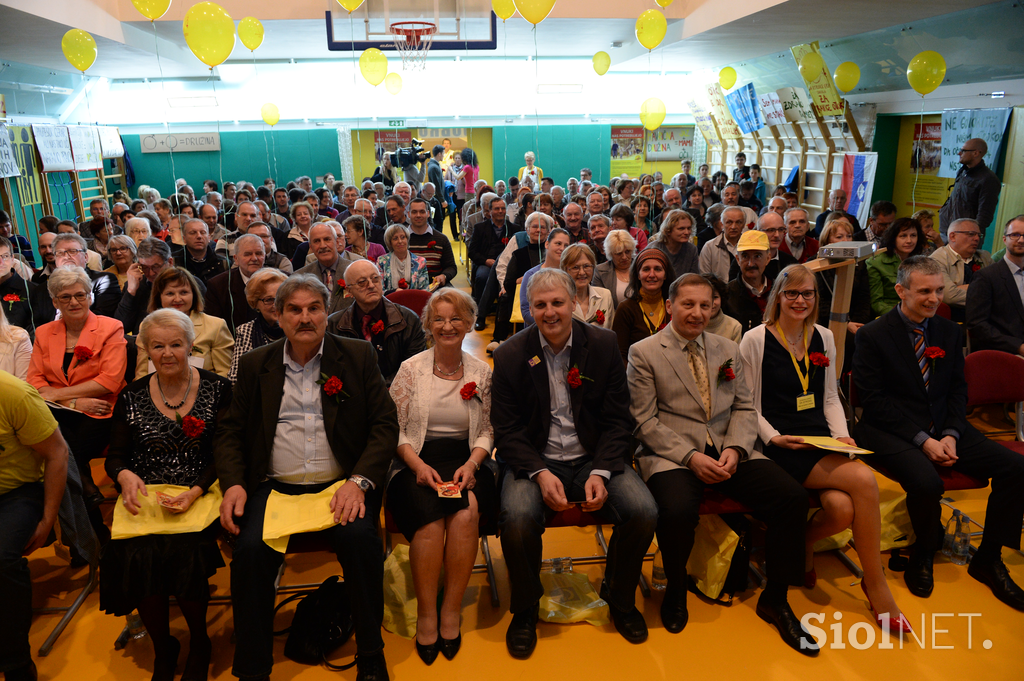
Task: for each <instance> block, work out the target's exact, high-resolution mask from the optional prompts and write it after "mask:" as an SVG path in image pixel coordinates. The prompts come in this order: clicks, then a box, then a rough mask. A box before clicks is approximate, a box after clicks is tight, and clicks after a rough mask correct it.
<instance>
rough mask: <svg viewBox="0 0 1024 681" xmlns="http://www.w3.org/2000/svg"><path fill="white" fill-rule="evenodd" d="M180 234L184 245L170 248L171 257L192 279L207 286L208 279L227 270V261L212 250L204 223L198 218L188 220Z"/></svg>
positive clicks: (207, 226) (208, 232) (207, 228)
mask: <svg viewBox="0 0 1024 681" xmlns="http://www.w3.org/2000/svg"><path fill="white" fill-rule="evenodd" d="M182 232H183V234H182V237H183V238H184V240H185V245H184V246H178V245H174V246H171V256H172V257H173V258H174V261H175V262H177V263H179V264H180V266H181V267H184V268H185V269H186V270H188V271H189V273H191V274H192V276H193V277H195V278H196V279H197V280H198V281H201V282H203V283H204V284H209V282H210V279H212V278H213V277H215V276H217V275H218V274H220V273H222V272H224V271H226V270H227V269H228V259H227V258H225V257H224V256H222V255H220V254H218V253H217V252H216V250H214V246H213V243H212V242H211V240H210V228H209V225H207V224H206V222H204V221H203V220H200V219H198V218H194V219H192V220H189V221H188V222H186V223H185V226H184V228H183V229H182Z"/></svg>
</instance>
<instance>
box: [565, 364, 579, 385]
mask: <svg viewBox="0 0 1024 681" xmlns="http://www.w3.org/2000/svg"><path fill="white" fill-rule="evenodd" d="M565 381H566V383H568V384H569V387H570V388H578V387H580V386H581V385H583V381H582V380H580V370H579V369H577V368H576V367H573V368H572V369H569V374H568V375H567V376H566V377H565Z"/></svg>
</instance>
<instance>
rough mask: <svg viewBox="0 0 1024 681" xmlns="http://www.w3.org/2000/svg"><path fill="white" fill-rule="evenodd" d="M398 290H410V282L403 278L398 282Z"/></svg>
mask: <svg viewBox="0 0 1024 681" xmlns="http://www.w3.org/2000/svg"><path fill="white" fill-rule="evenodd" d="M398 288H400V289H407V288H409V282H407V281H406V280H405V277H402V278H401V279H399V280H398Z"/></svg>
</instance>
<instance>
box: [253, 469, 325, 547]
mask: <svg viewBox="0 0 1024 681" xmlns="http://www.w3.org/2000/svg"><path fill="white" fill-rule="evenodd" d="M344 484H345V481H344V480H339V481H338V482H336V483H334V484H333V485H331V486H330V487H328V488H327V489H325V490H323V491H321V492H317V493H316V494H281V493H280V492H278V491H277V490H274V491H273V492H271V493H270V498H268V499H267V511H266V513H265V514H264V515H263V541H264V542H266V544H267V546H269V547H270V548H272V549H274V550H275V551H277V552H278V553H284V552H285V551H287V550H288V539H289V537H291V536H292V535H293V534H302V533H303V532H318V531H320V530H326V529H327V528H328V527H331V526H332V525H334V514H333V513H332V512H331V497H333V496H334V493H335V492H337V491H338V488H339V487H341V486H342V485H344Z"/></svg>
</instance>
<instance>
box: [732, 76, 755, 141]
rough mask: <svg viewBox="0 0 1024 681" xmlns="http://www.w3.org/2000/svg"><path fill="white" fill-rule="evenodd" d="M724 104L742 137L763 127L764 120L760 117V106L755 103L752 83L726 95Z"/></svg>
mask: <svg viewBox="0 0 1024 681" xmlns="http://www.w3.org/2000/svg"><path fill="white" fill-rule="evenodd" d="M725 104H726V106H728V107H729V112H730V113H731V114H732V117H733V118H735V119H736V125H738V126H739V128H740V131H741V132H742V133H743V134H744V135H748V134H750V133H752V132H754V131H755V130H760V129H761V128H763V127H764V126H765V122H764V118H763V117H762V116H761V104H760V102H758V101H757V93H756V92H754V84H753V83H747V84H746V85H744V86H743V87H740V88H736V90H734V91H733V92H730V93H728V94H727V95H726V96H725Z"/></svg>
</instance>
